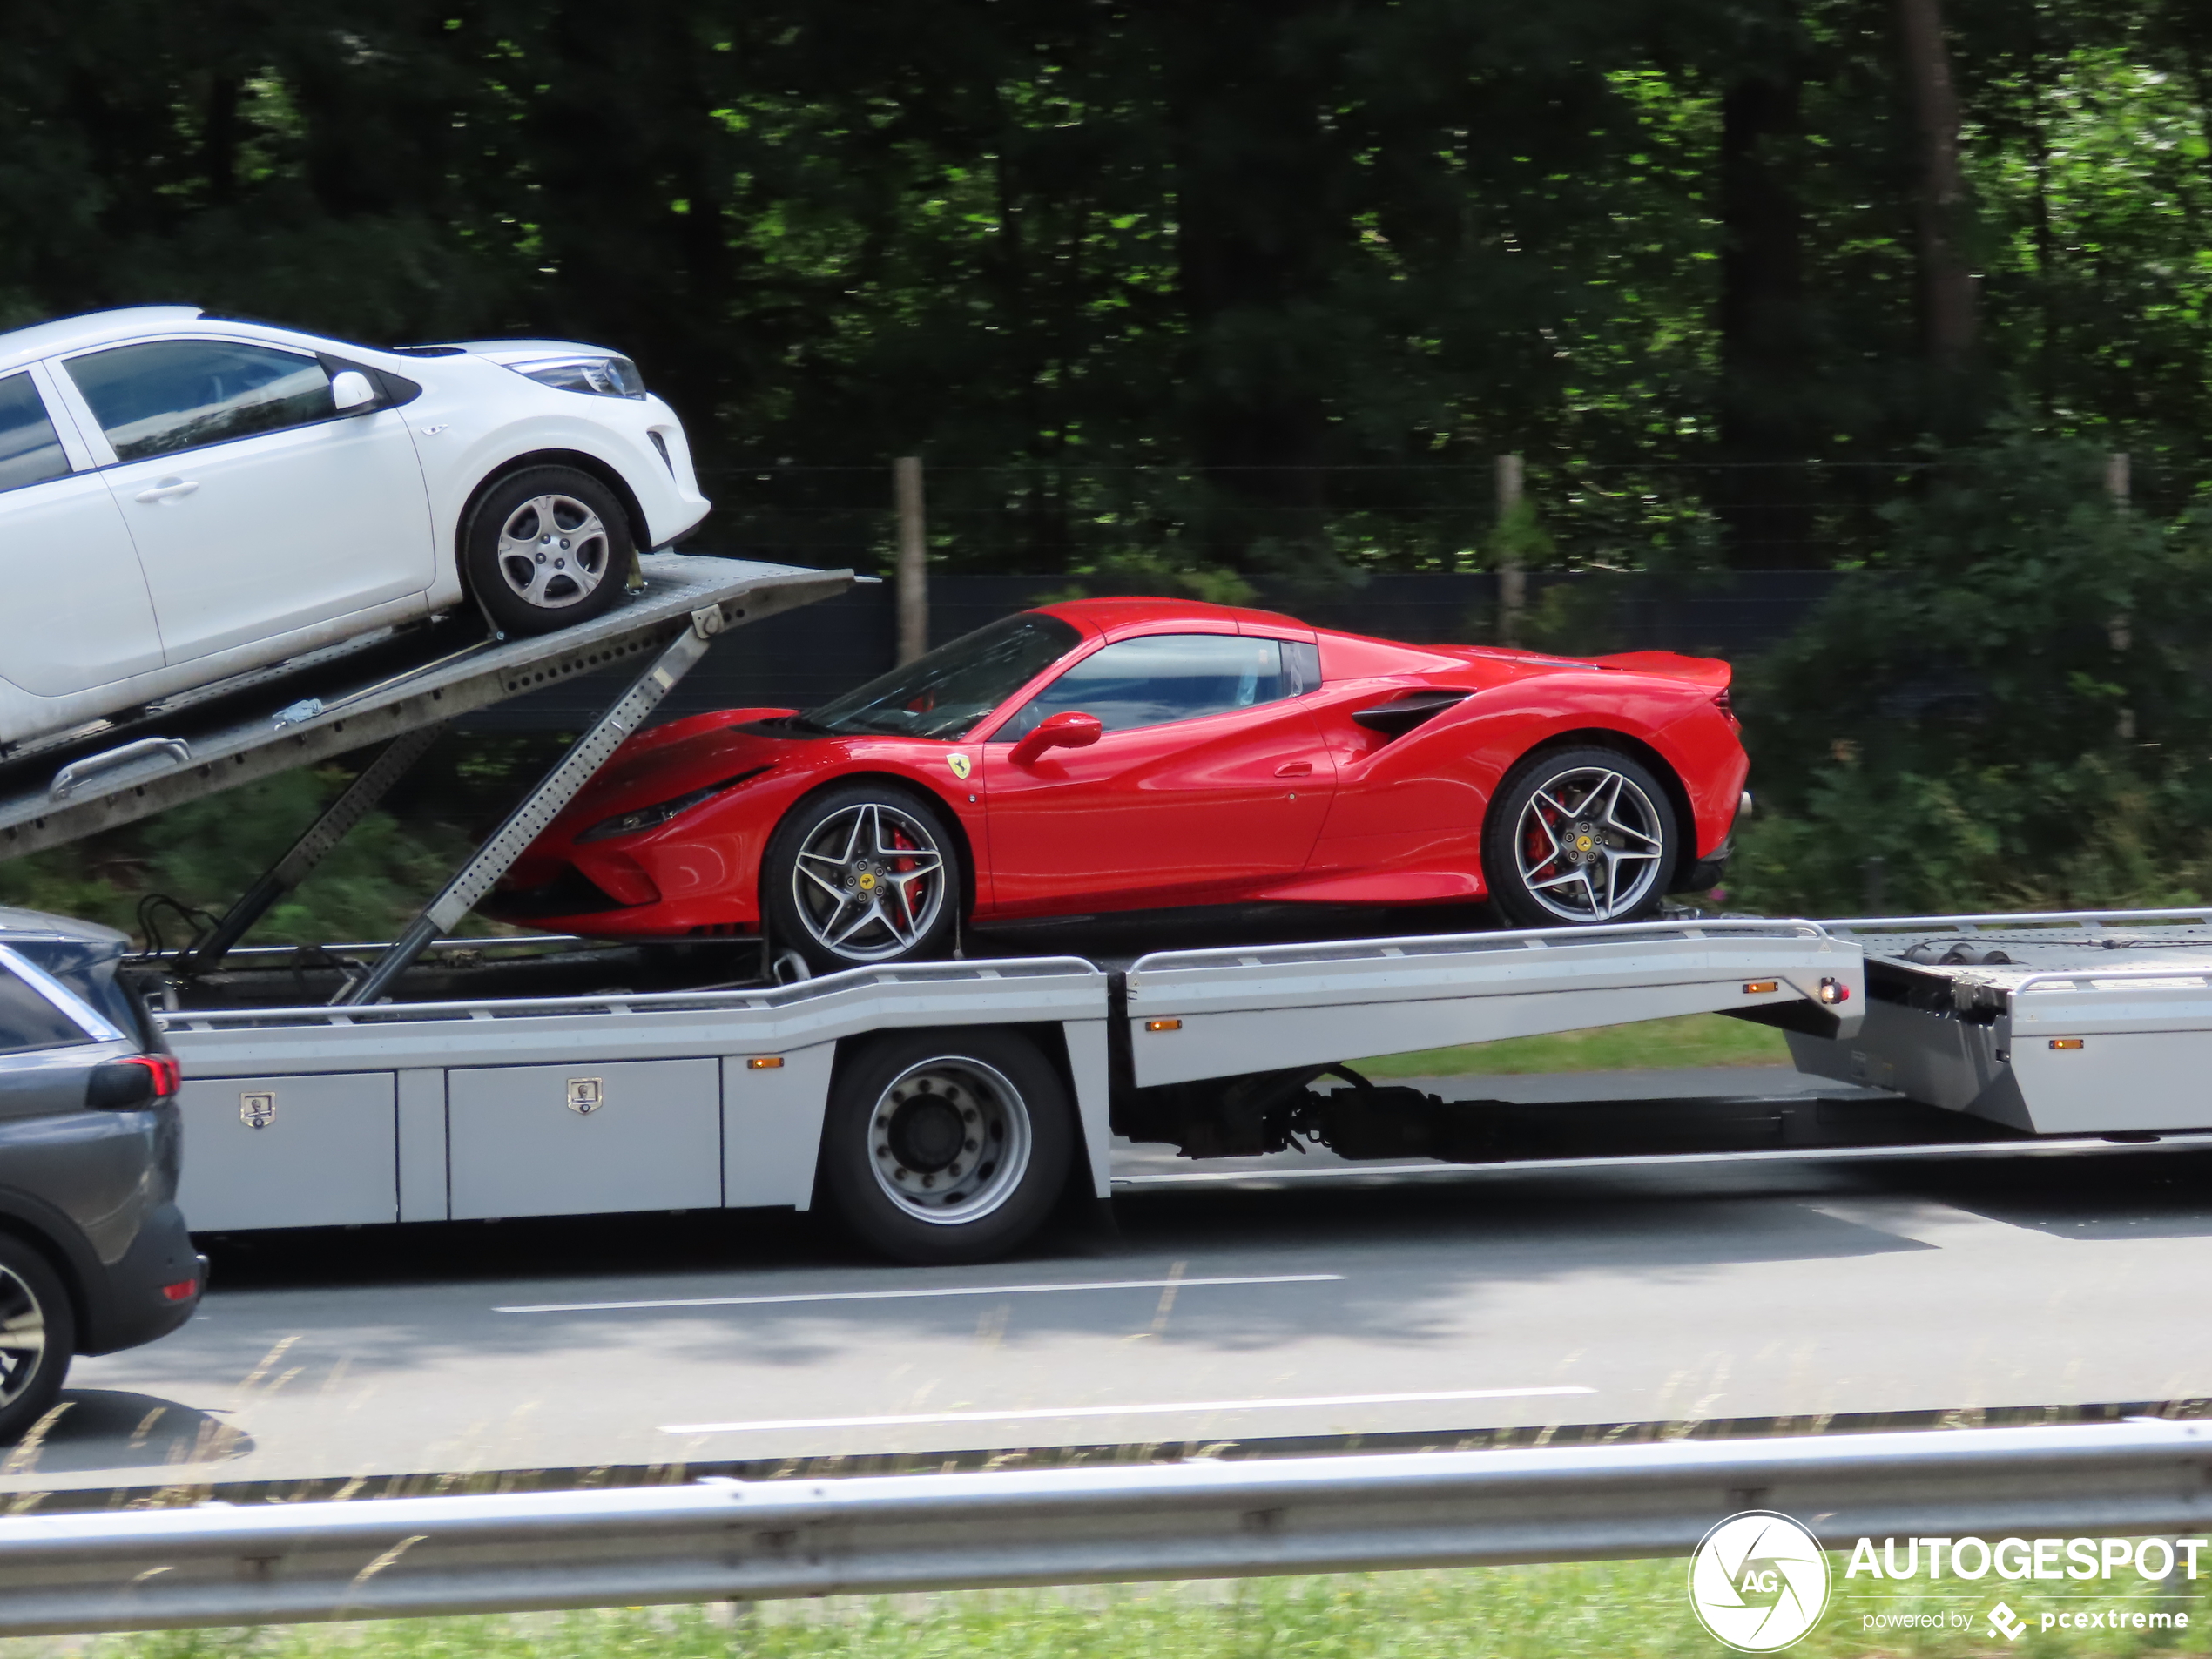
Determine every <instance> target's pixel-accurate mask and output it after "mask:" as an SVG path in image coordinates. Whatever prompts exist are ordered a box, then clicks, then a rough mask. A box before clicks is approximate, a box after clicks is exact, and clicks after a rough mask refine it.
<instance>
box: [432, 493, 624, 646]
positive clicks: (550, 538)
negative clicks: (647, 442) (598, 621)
mask: <svg viewBox="0 0 2212 1659" xmlns="http://www.w3.org/2000/svg"><path fill="white" fill-rule="evenodd" d="M636 552H637V543H636V542H635V541H634V540H633V539H632V537H631V528H630V515H629V514H628V513H626V512H624V510H623V505H622V502H619V501H617V499H616V498H615V493H614V491H612V490H611V489H608V488H607V487H606V485H604V484H603V483H601V482H599V481H598V480H597V478H594V477H593V476H592V475H590V473H587V472H579V471H577V469H575V468H574V467H525V468H523V469H521V470H520V471H518V472H511V473H509V474H508V475H506V476H505V477H503V478H502V479H500V480H499V481H498V482H496V483H495V484H493V485H492V487H491V488H490V489H487V490H486V491H485V492H484V493H483V495H482V496H481V497H479V498H478V500H477V502H476V510H475V513H474V514H473V515H472V516H470V518H469V526H468V529H466V530H465V531H464V532H463V534H462V549H461V569H462V578H463V580H465V581H466V582H467V583H468V584H469V593H470V594H471V595H472V596H473V597H475V601H476V603H477V604H479V605H481V606H482V608H483V610H484V612H485V614H486V615H488V616H489V617H491V619H492V621H493V622H494V623H496V624H498V626H499V627H500V628H502V630H504V631H506V632H508V633H510V634H549V633H551V632H553V631H554V630H556V629H558V628H571V627H574V626H575V625H576V624H578V623H583V622H590V620H591V619H592V618H593V617H602V616H604V615H605V614H606V613H607V611H608V610H610V609H611V608H612V607H613V606H614V604H615V602H616V601H617V600H618V599H619V598H621V597H622V590H623V584H624V583H626V582H627V581H628V580H629V579H630V566H631V560H632V559H633V557H635V556H636Z"/></svg>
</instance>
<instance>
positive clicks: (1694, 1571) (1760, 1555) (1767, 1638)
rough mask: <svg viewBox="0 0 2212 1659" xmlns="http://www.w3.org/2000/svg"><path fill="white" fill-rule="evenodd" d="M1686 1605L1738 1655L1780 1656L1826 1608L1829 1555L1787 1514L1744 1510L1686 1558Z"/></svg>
mask: <svg viewBox="0 0 2212 1659" xmlns="http://www.w3.org/2000/svg"><path fill="white" fill-rule="evenodd" d="M1689 1605H1690V1606H1691V1607H1692V1608H1695V1609H1696V1614H1697V1622H1699V1623H1700V1624H1702V1625H1703V1626H1704V1627H1705V1629H1706V1630H1707V1631H1708V1632H1710V1634H1711V1635H1712V1636H1713V1637H1714V1638H1715V1640H1716V1641H1720V1642H1726V1643H1727V1644H1728V1645H1729V1646H1730V1647H1731V1648H1734V1649H1737V1651H1738V1652H1739V1653H1775V1652H1778V1651H1779V1650H1780V1649H1784V1648H1786V1647H1789V1646H1790V1645H1791V1644H1792V1643H1793V1642H1798V1641H1801V1640H1803V1639H1804V1635H1805V1633H1806V1632H1807V1631H1809V1630H1811V1629H1812V1627H1813V1626H1814V1625H1816V1624H1817V1623H1818V1622H1820V1615H1821V1614H1822V1613H1824V1611H1826V1610H1827V1607H1828V1557H1827V1556H1826V1555H1824V1554H1822V1553H1821V1548H1820V1541H1819V1540H1817V1539H1816V1538H1815V1537H1814V1536H1813V1535H1812V1534H1811V1533H1809V1532H1807V1531H1806V1530H1805V1529H1804V1527H1800V1526H1799V1525H1798V1524H1797V1522H1796V1521H1792V1520H1791V1519H1790V1517H1789V1516H1787V1515H1780V1514H1775V1513H1774V1512H1773V1511H1772V1510H1770V1509H1747V1510H1745V1511H1744V1512H1743V1514H1737V1515H1730V1517H1729V1518H1728V1519H1727V1520H1726V1521H1722V1522H1721V1524H1720V1525H1719V1526H1717V1527H1714V1528H1713V1529H1712V1531H1710V1532H1709V1533H1707V1534H1705V1536H1704V1538H1703V1541H1700V1542H1699V1544H1698V1546H1697V1553H1696V1554H1695V1555H1692V1556H1691V1557H1690V1558H1689Z"/></svg>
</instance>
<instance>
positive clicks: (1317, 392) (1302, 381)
mask: <svg viewBox="0 0 2212 1659" xmlns="http://www.w3.org/2000/svg"><path fill="white" fill-rule="evenodd" d="M1310 10H1312V8H1311V7H1293V8H1285V10H1283V11H1281V12H1279V13H1278V11H1276V10H1274V9H1273V8H1271V7H1267V6H1263V5H1258V4H1253V3H1249V0H1246V3H1230V0H1218V3H1216V4H1212V5H1205V6H1197V7H1188V8H1184V7H1175V8H1170V9H1167V10H1163V11H1162V12H1160V13H1158V14H1156V15H1158V16H1160V17H1163V28H1162V30H1161V41H1162V46H1163V58H1164V59H1165V63H1166V71H1165V75H1164V81H1165V92H1166V97H1165V105H1166V114H1167V118H1168V124H1169V132H1170V137H1169V153H1170V164H1171V165H1172V168H1173V172H1174V189H1175V199H1176V226H1177V230H1176V253H1177V289H1178V298H1179V300H1180V302H1181V306H1182V309H1183V313H1184V320H1185V325H1186V327H1187V330H1188V334H1187V344H1186V345H1185V347H1184V362H1183V365H1182V379H1183V383H1184V408H1185V411H1186V415H1185V419H1186V421H1187V423H1188V424H1187V428H1186V429H1187V431H1188V432H1189V441H1190V448H1191V450H1192V452H1193V453H1194V455H1195V456H1196V458H1197V461H1198V463H1199V464H1200V466H1202V467H1203V468H1204V469H1206V484H1207V488H1206V489H1205V491H1204V496H1205V498H1206V500H1207V502H1208V505H1209V510H1208V513H1207V521H1208V522H1207V525H1206V538H1205V539H1206V541H1207V543H1208V545H1209V548H1210V550H1211V552H1212V554H1213V556H1215V557H1217V558H1218V559H1220V560H1222V561H1223V562H1224V563H1229V564H1231V565H1236V566H1240V567H1243V568H1245V569H1251V570H1279V571H1283V572H1285V573H1286V574H1291V575H1294V576H1296V575H1305V576H1311V577H1325V574H1326V573H1327V572H1328V571H1329V570H1331V568H1332V566H1333V563H1334V558H1333V555H1332V552H1331V550H1330V547H1329V542H1328V534H1327V528H1326V517H1325V511H1324V505H1323V503H1324V500H1325V491H1324V489H1323V487H1322V474H1321V473H1320V471H1319V470H1318V468H1319V465H1320V463H1321V462H1322V461H1323V459H1324V457H1325V454H1326V448H1327V438H1328V411H1327V404H1326V401H1325V389H1324V388H1325V384H1326V382H1327V380H1328V378H1329V376H1330V371H1331V370H1332V369H1333V368H1335V367H1336V366H1335V365H1334V364H1333V363H1329V362H1327V361H1326V353H1327V349H1328V347H1327V345H1326V344H1325V336H1324V333H1323V329H1324V325H1323V321H1322V320H1323V319H1324V318H1325V314H1326V311H1327V308H1328V304H1329V300H1330V298H1331V296H1330V294H1329V287H1330V277H1331V273H1332V264H1333V261H1334V260H1335V258H1336V257H1337V255H1338V252H1339V243H1340V242H1342V241H1343V240H1345V239H1348V237H1349V231H1348V228H1347V227H1346V226H1345V224H1344V223H1343V222H1342V219H1341V212H1340V204H1339V200H1338V197H1339V181H1338V179H1337V177H1336V171H1337V165H1338V164H1337V157H1336V155H1335V153H1334V152H1333V150H1332V145H1331V142H1330V137H1329V133H1328V132H1327V130H1326V127H1325V123H1324V122H1323V120H1322V118H1321V111H1322V109H1323V108H1324V107H1325V102H1326V90H1325V89H1324V88H1317V87H1315V86H1313V85H1311V84H1306V82H1305V77H1303V76H1301V75H1300V74H1299V73H1298V72H1297V71H1294V70H1292V69H1291V68H1290V67H1289V66H1287V65H1286V64H1284V63H1283V62H1282V61H1281V58H1282V54H1281V50H1280V43H1281V40H1282V38H1283V37H1284V35H1285V33H1286V32H1287V31H1288V30H1290V28H1291V26H1292V24H1294V23H1295V22H1297V21H1299V20H1301V19H1302V18H1303V17H1304V15H1305V13H1306V12H1308V11H1310Z"/></svg>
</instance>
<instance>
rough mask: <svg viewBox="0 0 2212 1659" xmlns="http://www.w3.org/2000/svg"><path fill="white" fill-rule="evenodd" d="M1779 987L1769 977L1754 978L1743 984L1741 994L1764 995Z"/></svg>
mask: <svg viewBox="0 0 2212 1659" xmlns="http://www.w3.org/2000/svg"><path fill="white" fill-rule="evenodd" d="M1778 989H1780V987H1779V986H1778V985H1777V984H1776V983H1775V981H1772V980H1770V979H1755V980H1752V981H1750V983H1748V984H1747V985H1745V986H1744V988H1743V995H1746V996H1766V995H1770V994H1771V993H1772V992H1774V991H1777V990H1778Z"/></svg>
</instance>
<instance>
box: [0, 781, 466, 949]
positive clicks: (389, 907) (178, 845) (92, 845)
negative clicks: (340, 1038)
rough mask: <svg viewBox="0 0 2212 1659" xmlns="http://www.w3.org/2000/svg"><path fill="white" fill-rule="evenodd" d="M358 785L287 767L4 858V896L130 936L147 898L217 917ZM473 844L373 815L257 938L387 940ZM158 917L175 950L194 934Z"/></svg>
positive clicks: (428, 826) (169, 915)
mask: <svg viewBox="0 0 2212 1659" xmlns="http://www.w3.org/2000/svg"><path fill="white" fill-rule="evenodd" d="M349 781H350V779H349V777H348V776H347V774H346V773H345V772H342V771H339V770H336V769H332V768H326V769H324V770H321V771H319V772H288V773H286V774H284V775H282V776H280V777H276V778H272V779H267V780H266V781H264V782H261V783H256V784H246V785H242V786H239V788H237V789H234V790H233V791H231V792H228V793H227V794H222V795H214V796H211V797H209V798H208V799H205V800H199V801H194V802H192V803H191V804H190V805H188V806H179V807H176V808H174V809H172V811H170V812H167V813H163V814H161V815H160V816H159V817H157V818H152V819H145V820H143V821H142V822H140V823H138V824H135V825H132V826H128V827H126V828H124V829H121V830H116V831H111V832H110V833H106V834H105V835H101V836H98V837H95V838H93V839H92V840H88V841H84V842H79V843H77V844H74V845H71V846H62V847H56V848H53V849H51V851H48V852H44V853H32V854H31V855H30V856H29V857H28V858H20V859H15V860H9V861H6V862H0V904H10V905H24V906H28V907H30V908H32V909H36V910H46V911H52V912H55V913H57V914H62V915H68V916H80V917H83V918H84V919H86V920H88V921H101V922H105V923H106V924H107V925H109V926H110V927H119V928H122V929H123V930H124V931H125V932H126V933H130V934H141V925H140V921H139V907H140V906H141V905H142V904H144V903H145V900H147V899H148V898H149V897H150V896H152V895H155V894H160V895H165V896H167V897H169V898H171V899H173V900H176V902H177V903H178V904H179V905H181V906H183V907H185V908H186V909H188V910H192V911H212V912H214V913H216V914H220V913H221V912H222V911H223V910H224V909H225V908H226V907H228V905H229V904H230V902H231V900H233V899H234V898H236V897H237V896H238V895H239V894H240V893H241V892H243V891H244V890H245V889H246V887H247V886H248V885H250V884H251V883H252V881H253V879H254V878H255V877H256V876H258V875H260V873H261V872H262V871H263V870H264V869H266V868H267V867H269V866H270V865H272V864H273V863H275V862H276V860H278V859H279V858H280V857H281V856H282V855H283V853H284V852H285V849H286V848H287V847H288V846H291V845H292V843H293V841H294V840H297V839H298V837H299V835H300V832H301V831H302V830H304V829H305V828H306V827H307V825H308V824H309V823H311V822H312V821H313V820H314V815H315V813H317V812H319V811H320V809H321V808H322V807H323V806H325V805H327V803H328V801H329V800H330V799H332V798H333V797H334V796H335V795H336V794H337V793H338V792H339V791H340V790H341V789H343V788H344V787H345V786H346V785H347V782H349ZM468 850H469V843H468V841H467V840H466V839H465V838H464V837H463V836H462V834H461V833H459V832H458V831H456V830H455V829H452V828H450V827H448V826H444V825H442V824H440V823H437V822H422V821H416V822H410V823H408V824H402V823H401V821H400V820H399V819H395V818H394V817H392V816H391V815H389V814H388V813H370V814H369V815H368V818H366V819H363V820H362V821H361V824H359V825H358V826H355V828H354V830H353V832H352V833H350V834H349V835H347V837H346V839H345V840H342V841H341V842H340V843H339V844H338V846H337V848H336V850H335V851H334V852H333V853H331V855H330V856H329V857H328V858H327V859H325V860H323V862H322V863H321V865H320V866H319V867H317V868H316V870H315V872H314V874H313V875H311V876H310V877H309V878H308V880H307V881H306V882H305V883H303V884H302V885H301V886H300V887H298V888H296V889H294V890H293V893H292V894H290V895H289V896H288V897H287V899H286V900H284V901H283V902H281V903H280V904H278V905H277V906H276V907H274V908H273V909H272V910H271V911H270V912H269V913H268V914H267V915H266V916H265V917H264V918H263V919H262V920H261V921H260V924H259V925H258V926H257V927H255V928H254V929H253V934H251V936H250V937H251V940H252V941H253V942H254V943H259V944H333V943H337V942H340V941H355V940H377V939H388V938H390V937H392V935H393V934H394V932H395V930H396V929H397V928H398V927H400V925H401V924H402V923H404V922H406V921H408V920H410V919H411V918H412V917H413V916H414V915H415V913H416V912H417V911H418V910H420V909H421V907H422V905H423V903H424V902H425V900H428V897H429V895H430V894H433V893H435V892H436V891H437V889H438V888H439V887H441V886H442V884H443V883H444V881H445V880H446V878H447V877H448V876H449V875H450V874H452V873H453V872H454V871H455V869H456V868H458V867H459V866H460V863H461V861H462V859H463V858H464V857H465V856H466V855H467V853H468ZM152 920H153V922H154V925H156V926H157V927H160V928H162V929H164V930H165V934H166V937H167V941H168V943H169V944H170V945H171V946H172V947H173V946H176V945H179V944H182V943H183V942H184V939H185V934H186V933H187V931H188V930H187V929H186V927H185V925H184V922H183V921H182V919H181V918H179V917H178V916H176V915H175V914H173V912H165V913H164V914H157V915H155V916H154V917H153V918H152ZM472 920H473V919H472ZM141 942H152V941H148V940H145V939H143V938H142V939H141Z"/></svg>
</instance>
